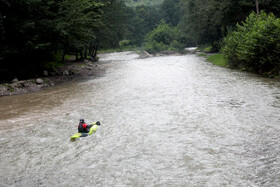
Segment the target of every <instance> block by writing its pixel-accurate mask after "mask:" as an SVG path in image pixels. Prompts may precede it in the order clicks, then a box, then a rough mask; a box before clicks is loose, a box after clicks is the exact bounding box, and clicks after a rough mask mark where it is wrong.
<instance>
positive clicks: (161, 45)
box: [144, 20, 184, 53]
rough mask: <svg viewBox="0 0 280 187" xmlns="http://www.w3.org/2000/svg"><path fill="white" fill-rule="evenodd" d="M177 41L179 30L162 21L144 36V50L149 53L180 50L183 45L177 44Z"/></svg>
mask: <svg viewBox="0 0 280 187" xmlns="http://www.w3.org/2000/svg"><path fill="white" fill-rule="evenodd" d="M179 39H180V30H179V28H178V27H172V26H170V25H169V24H167V23H166V22H165V21H164V20H162V21H161V22H160V24H159V25H158V27H157V28H155V29H154V30H153V31H151V32H149V33H148V34H147V35H146V37H145V43H144V49H145V50H146V51H148V52H149V53H156V52H160V51H165V50H181V49H182V48H183V46H184V45H183V44H181V43H180V42H179Z"/></svg>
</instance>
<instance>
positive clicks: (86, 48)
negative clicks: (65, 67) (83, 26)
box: [85, 46, 88, 59]
mask: <svg viewBox="0 0 280 187" xmlns="http://www.w3.org/2000/svg"><path fill="white" fill-rule="evenodd" d="M87 50H88V47H87V46H85V59H87Z"/></svg>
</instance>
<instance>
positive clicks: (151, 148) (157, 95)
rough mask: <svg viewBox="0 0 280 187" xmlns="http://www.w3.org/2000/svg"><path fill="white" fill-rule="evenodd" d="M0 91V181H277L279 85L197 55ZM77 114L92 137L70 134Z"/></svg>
mask: <svg viewBox="0 0 280 187" xmlns="http://www.w3.org/2000/svg"><path fill="white" fill-rule="evenodd" d="M98 66H100V68H103V69H104V70H105V73H104V74H103V75H99V76H98V77H92V78H91V79H88V80H85V81H78V82H71V83H67V84H64V85H61V86H57V87H53V88H50V89H47V90H45V91H42V92H37V93H30V94H25V95H19V96H10V97H2V98H0V147H1V153H0V168H1V170H0V186H211V187H212V186H238V187H240V186H269V187H270V186H279V184H280V83H279V81H275V80H272V79H266V78H261V77H258V76H256V75H252V74H248V73H245V72H238V71H234V70H229V69H226V68H220V67H217V66H213V65H211V64H210V63H207V62H205V61H204V60H203V59H201V58H199V57H197V56H195V55H186V56H166V57H153V58H147V59H137V55H136V54H133V53H129V52H123V53H112V54H106V55H102V56H101V60H100V62H98ZM80 118H84V119H85V120H86V121H87V122H92V121H100V122H101V127H100V128H99V129H98V131H97V132H96V134H94V135H92V136H89V137H86V138H80V139H79V140H77V141H75V142H71V141H70V139H69V138H70V136H72V135H73V134H75V133H76V132H77V125H78V122H79V119H80Z"/></svg>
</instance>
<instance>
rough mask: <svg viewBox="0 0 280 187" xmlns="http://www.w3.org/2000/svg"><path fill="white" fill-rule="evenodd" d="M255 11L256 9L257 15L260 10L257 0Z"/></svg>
mask: <svg viewBox="0 0 280 187" xmlns="http://www.w3.org/2000/svg"><path fill="white" fill-rule="evenodd" d="M256 11H257V15H259V13H260V10H259V1H258V0H256Z"/></svg>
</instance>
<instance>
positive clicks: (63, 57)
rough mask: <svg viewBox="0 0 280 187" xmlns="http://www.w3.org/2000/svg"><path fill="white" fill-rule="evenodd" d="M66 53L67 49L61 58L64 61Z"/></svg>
mask: <svg viewBox="0 0 280 187" xmlns="http://www.w3.org/2000/svg"><path fill="white" fill-rule="evenodd" d="M65 55H66V50H63V54H62V59H61V61H62V62H64V59H65Z"/></svg>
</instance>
